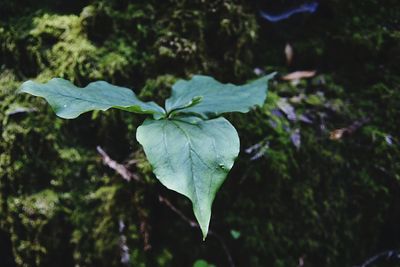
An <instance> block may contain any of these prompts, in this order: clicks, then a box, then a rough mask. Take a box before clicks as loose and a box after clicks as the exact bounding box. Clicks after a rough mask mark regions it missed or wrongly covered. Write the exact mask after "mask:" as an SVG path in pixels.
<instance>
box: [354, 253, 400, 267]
mask: <svg viewBox="0 0 400 267" xmlns="http://www.w3.org/2000/svg"><path fill="white" fill-rule="evenodd" d="M381 259H386V260H398V261H400V251H399V250H387V251H384V252H381V253H379V254H376V255H375V256H373V257H371V258H369V259H368V260H366V261H365V262H364V263H363V264H361V265H358V266H355V267H368V266H370V265H371V264H373V263H375V262H377V261H379V260H381Z"/></svg>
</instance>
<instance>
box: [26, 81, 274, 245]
mask: <svg viewBox="0 0 400 267" xmlns="http://www.w3.org/2000/svg"><path fill="white" fill-rule="evenodd" d="M273 76H274V74H270V75H268V76H265V77H262V78H259V79H257V80H255V81H253V82H251V83H249V84H246V85H242V86H235V85H233V84H222V83H219V82H218V81H216V80H214V79H213V78H211V77H207V76H200V75H195V76H193V78H192V79H191V80H188V81H185V80H180V81H178V82H176V83H175V84H174V85H173V87H172V96H171V97H170V98H168V99H167V100H166V101H165V109H164V108H162V107H160V106H159V105H157V104H156V103H155V102H143V101H141V100H139V99H138V98H137V97H136V95H135V94H134V93H133V91H132V90H130V89H127V88H124V87H119V86H114V85H111V84H109V83H107V82H104V81H97V82H93V83H90V84H89V85H88V86H86V87H85V88H78V87H76V86H74V85H73V84H72V83H71V82H69V81H67V80H64V79H59V78H55V79H52V80H50V81H49V82H48V83H45V84H39V83H35V82H33V81H27V82H25V83H23V84H22V86H21V92H25V93H29V94H32V95H35V96H40V97H43V98H45V99H46V100H47V102H49V104H50V105H51V106H52V108H53V110H54V111H55V113H56V114H57V115H58V116H59V117H61V118H65V119H73V118H76V117H78V116H79V115H80V114H82V113H84V112H87V111H91V110H103V111H105V110H107V109H109V108H117V109H122V110H125V111H129V112H134V113H142V114H150V115H153V118H152V119H146V120H145V121H144V123H143V124H142V125H141V126H140V127H139V128H138V129H137V133H136V138H137V140H138V141H139V143H140V144H141V145H142V146H143V148H144V151H145V154H146V156H147V158H148V160H149V162H150V163H151V165H152V166H153V169H154V173H155V175H156V177H157V178H158V179H159V180H160V182H161V183H162V184H163V185H165V186H166V187H167V188H169V189H171V190H174V191H176V192H178V193H181V194H183V195H185V196H186V197H188V198H189V199H190V200H191V201H192V204H193V211H194V214H195V217H196V219H197V221H198V223H199V225H200V228H201V231H202V233H203V238H205V237H206V236H207V232H208V227H209V222H210V218H211V206H212V202H213V200H214V198H215V194H216V192H217V191H218V189H219V187H220V186H221V184H222V183H223V181H224V180H225V178H226V176H227V174H228V172H229V170H230V169H231V168H232V166H233V163H234V160H235V158H236V157H237V155H238V154H239V147H240V145H239V137H238V134H237V132H236V129H235V128H234V127H233V126H232V125H231V124H230V123H229V121H228V120H226V119H225V118H223V117H221V114H223V113H226V112H242V113H245V112H248V111H249V110H250V109H251V108H252V107H254V106H256V105H258V106H261V105H263V103H264V101H265V98H266V96H267V89H268V81H269V80H270V79H271V78H272V77H273Z"/></svg>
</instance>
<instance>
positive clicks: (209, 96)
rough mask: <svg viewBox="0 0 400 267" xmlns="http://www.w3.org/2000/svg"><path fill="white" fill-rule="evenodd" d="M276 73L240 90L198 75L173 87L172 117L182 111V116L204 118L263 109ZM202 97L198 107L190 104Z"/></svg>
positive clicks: (169, 102)
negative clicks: (193, 115)
mask: <svg viewBox="0 0 400 267" xmlns="http://www.w3.org/2000/svg"><path fill="white" fill-rule="evenodd" d="M274 75H275V73H272V74H270V75H267V76H264V77H262V78H260V79H257V80H255V81H253V82H251V83H249V84H245V85H241V86H237V85H233V84H223V83H220V82H218V81H216V80H215V79H213V78H212V77H208V76H202V75H195V76H193V78H192V79H191V80H188V81H186V80H179V81H178V82H176V83H175V84H174V85H173V87H172V96H171V97H170V98H168V99H167V100H166V102H165V107H166V111H167V112H168V113H170V112H172V111H174V110H177V109H181V110H180V111H179V113H187V114H196V113H197V114H200V115H202V116H203V117H204V118H212V117H216V116H218V115H220V114H222V113H225V112H243V113H245V112H248V111H249V110H250V109H251V108H253V107H254V106H262V105H263V104H264V101H265V98H266V97H267V89H268V81H269V80H270V79H271V78H273V76H274ZM196 97H201V101H200V102H199V103H196V105H192V106H190V105H189V106H188V107H186V108H182V107H185V105H187V103H191V101H192V100H193V99H194V98H196Z"/></svg>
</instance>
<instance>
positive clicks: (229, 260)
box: [158, 195, 235, 267]
mask: <svg viewBox="0 0 400 267" xmlns="http://www.w3.org/2000/svg"><path fill="white" fill-rule="evenodd" d="M158 199H159V201H160V202H161V203H164V204H165V205H166V206H167V207H168V208H169V209H170V210H172V211H173V212H175V213H176V214H177V215H178V216H179V217H180V218H181V219H182V220H183V221H185V222H186V223H187V224H188V225H189V226H190V227H192V228H199V229H200V226H199V224H198V223H196V222H195V221H193V220H191V219H189V218H188V217H187V216H186V215H185V214H183V212H182V211H180V210H179V209H178V208H177V207H175V206H174V205H172V203H171V202H170V201H169V200H168V199H166V198H165V197H163V196H160V195H159V196H158ZM208 234H209V235H210V236H213V237H215V239H217V240H218V242H219V243H220V244H221V246H222V249H223V250H224V252H225V254H226V257H227V258H228V262H229V266H231V267H235V263H234V261H233V258H232V255H231V253H230V251H229V249H228V246H227V245H226V243H225V242H224V240H223V239H222V237H221V236H220V235H219V234H217V233H216V232H214V231H212V230H209V231H208Z"/></svg>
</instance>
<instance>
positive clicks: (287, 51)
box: [284, 43, 293, 65]
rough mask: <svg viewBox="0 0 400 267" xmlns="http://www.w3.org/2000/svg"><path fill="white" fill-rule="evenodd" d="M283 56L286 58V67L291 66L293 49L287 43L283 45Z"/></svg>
mask: <svg viewBox="0 0 400 267" xmlns="http://www.w3.org/2000/svg"><path fill="white" fill-rule="evenodd" d="M284 51H285V56H286V63H287V64H288V65H291V64H292V60H293V48H292V46H291V45H290V44H289V43H286V45H285V50H284Z"/></svg>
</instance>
